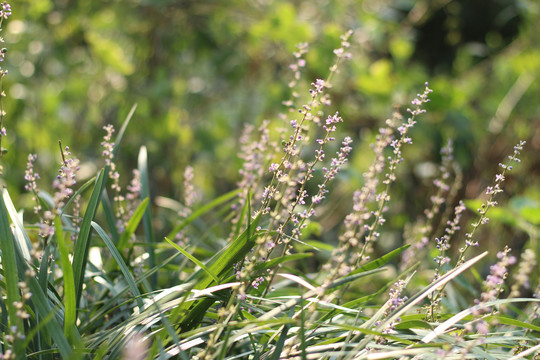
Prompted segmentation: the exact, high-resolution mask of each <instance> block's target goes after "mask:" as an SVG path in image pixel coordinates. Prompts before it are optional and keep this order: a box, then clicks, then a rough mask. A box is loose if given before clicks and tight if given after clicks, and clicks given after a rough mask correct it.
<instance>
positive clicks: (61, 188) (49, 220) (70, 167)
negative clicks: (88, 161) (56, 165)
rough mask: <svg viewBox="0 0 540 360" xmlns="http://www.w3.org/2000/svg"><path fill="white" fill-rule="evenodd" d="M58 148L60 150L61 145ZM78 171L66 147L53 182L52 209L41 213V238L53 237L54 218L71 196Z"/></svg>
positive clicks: (77, 160) (74, 160)
mask: <svg viewBox="0 0 540 360" xmlns="http://www.w3.org/2000/svg"><path fill="white" fill-rule="evenodd" d="M59 143H60V142H59ZM60 148H62V144H61V143H60ZM78 170H79V159H77V158H74V157H71V152H70V151H69V147H68V146H66V147H65V148H64V149H63V150H62V166H61V167H60V170H59V172H58V176H57V177H56V180H54V182H53V188H55V189H56V192H55V193H54V196H53V202H54V206H53V209H51V210H47V211H45V212H44V213H43V220H42V222H41V224H40V226H39V234H40V236H41V237H43V238H45V239H47V238H48V237H49V236H52V235H54V232H55V229H54V220H55V218H56V216H58V215H61V214H62V212H63V208H64V206H65V204H66V201H67V200H68V199H69V198H70V197H71V195H73V186H75V184H76V183H77V181H76V180H75V178H76V174H77V171H78Z"/></svg>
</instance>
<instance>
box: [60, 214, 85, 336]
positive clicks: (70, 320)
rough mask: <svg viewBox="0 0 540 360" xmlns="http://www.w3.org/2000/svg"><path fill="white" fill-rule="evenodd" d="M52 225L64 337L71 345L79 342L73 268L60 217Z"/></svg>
mask: <svg viewBox="0 0 540 360" xmlns="http://www.w3.org/2000/svg"><path fill="white" fill-rule="evenodd" d="M54 224H55V236H56V241H57V243H58V251H59V253H60V263H61V264H62V274H63V280H64V335H65V336H66V338H67V339H68V341H69V342H70V343H71V345H73V344H74V343H75V340H77V341H78V340H79V339H78V337H77V335H76V331H75V322H76V320H77V301H76V292H75V280H74V279H73V268H72V266H71V262H70V260H69V250H68V247H67V244H66V241H65V239H64V231H63V230H62V222H61V220H60V216H58V215H57V216H56V218H55V220H54Z"/></svg>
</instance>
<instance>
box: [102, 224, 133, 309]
mask: <svg viewBox="0 0 540 360" xmlns="http://www.w3.org/2000/svg"><path fill="white" fill-rule="evenodd" d="M92 227H93V228H94V229H95V230H96V232H97V233H98V235H99V236H100V237H101V239H102V240H103V241H104V242H105V244H106V245H107V247H108V248H109V251H110V252H111V254H112V256H113V257H114V259H115V260H116V262H117V263H118V265H119V266H120V270H121V271H122V274H124V278H125V279H126V282H127V283H128V285H129V288H130V289H131V292H132V293H133V296H134V297H135V301H137V306H138V307H139V308H140V309H142V308H143V307H144V303H143V301H142V299H141V293H140V292H139V289H138V288H137V285H136V284H135V279H134V278H133V276H132V275H131V273H130V271H129V268H128V267H127V265H126V263H125V262H124V259H123V258H122V255H120V253H119V252H118V250H117V249H116V246H115V245H114V243H113V242H112V240H111V239H110V238H109V236H108V235H107V233H106V232H105V231H104V230H103V229H102V228H101V226H99V225H98V224H96V223H95V222H93V221H92Z"/></svg>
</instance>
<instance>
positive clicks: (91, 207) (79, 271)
mask: <svg viewBox="0 0 540 360" xmlns="http://www.w3.org/2000/svg"><path fill="white" fill-rule="evenodd" d="M107 177H108V169H105V170H102V171H101V172H100V173H99V175H98V176H97V178H96V182H95V185H94V190H93V191H92V195H91V196H90V200H89V201H88V205H87V207H86V211H85V213H84V217H83V220H82V222H81V230H80V231H79V236H78V238H77V242H76V243H75V251H74V253H73V277H74V279H75V289H76V291H77V293H76V300H77V303H76V304H77V307H79V303H80V299H81V295H82V287H83V283H84V273H85V269H86V263H87V261H88V250H89V247H90V235H91V232H92V226H91V223H92V221H93V220H94V217H95V216H96V212H97V209H98V206H99V203H100V199H101V192H102V191H103V188H104V186H105V179H106V178H107Z"/></svg>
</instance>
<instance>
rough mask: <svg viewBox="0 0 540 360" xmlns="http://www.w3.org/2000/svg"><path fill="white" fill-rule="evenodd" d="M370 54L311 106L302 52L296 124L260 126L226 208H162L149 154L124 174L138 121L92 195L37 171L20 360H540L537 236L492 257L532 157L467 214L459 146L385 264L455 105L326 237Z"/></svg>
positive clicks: (420, 109)
mask: <svg viewBox="0 0 540 360" xmlns="http://www.w3.org/2000/svg"><path fill="white" fill-rule="evenodd" d="M5 10H6V8H4V11H5ZM6 18H7V16H6ZM350 36H351V33H350V32H348V33H346V34H344V35H343V36H342V37H341V44H340V46H339V47H338V48H337V49H335V50H334V56H335V60H334V63H333V65H332V66H331V67H330V69H329V72H328V76H327V78H326V79H324V80H322V79H315V80H314V81H313V83H312V86H311V87H310V89H302V88H301V83H300V82H298V81H297V80H298V79H300V78H301V77H302V76H303V74H302V70H303V68H304V65H305V60H304V58H305V54H306V52H307V48H306V47H305V46H304V45H302V46H299V48H298V51H297V52H295V53H294V62H293V64H292V66H291V69H292V70H293V74H292V77H293V79H294V80H293V81H291V82H290V83H289V87H290V88H291V90H290V91H289V92H290V93H291V94H298V95H297V96H294V97H293V98H292V99H291V100H288V101H286V102H285V103H286V104H287V105H288V108H289V110H291V111H289V112H288V113H287V114H286V115H285V116H283V117H282V118H280V119H275V120H273V121H265V122H263V123H262V124H260V125H259V126H258V127H255V126H253V125H251V124H248V125H246V127H245V130H244V133H243V136H242V137H241V139H239V144H240V147H239V149H238V153H237V154H231V162H232V161H233V160H234V159H233V157H237V156H238V157H240V158H241V159H242V167H241V168H240V169H239V171H238V187H237V188H236V189H234V190H232V191H230V192H226V193H224V194H221V195H220V196H218V197H217V198H216V199H214V200H211V201H201V200H200V194H199V193H198V190H197V189H198V187H197V184H196V183H194V182H193V178H194V177H193V169H192V168H190V167H187V168H186V170H185V172H184V174H185V176H184V178H185V181H184V183H183V184H178V186H181V187H182V188H183V193H184V198H183V199H181V200H180V201H178V200H175V199H169V198H164V197H154V196H152V187H151V184H152V175H153V174H152V173H151V171H150V170H149V169H151V167H150V166H149V162H150V161H151V159H150V158H149V154H148V151H147V149H146V147H145V146H144V144H141V147H140V151H139V154H138V159H137V164H138V165H137V169H135V170H134V171H133V173H132V174H120V173H119V170H118V167H117V161H118V153H119V151H121V149H122V140H123V138H124V137H126V136H129V129H130V122H131V120H132V118H133V116H134V114H136V106H134V107H133V108H132V110H131V111H130V113H129V114H128V115H127V117H126V119H125V120H124V122H123V123H122V126H121V127H120V129H119V130H118V131H117V132H115V128H114V127H113V126H112V125H108V126H105V127H104V131H105V134H104V139H103V142H102V143H101V147H102V153H103V159H102V160H103V168H101V169H99V171H97V173H96V174H95V176H94V177H93V178H91V179H90V180H89V181H87V182H86V183H82V184H81V183H79V182H78V177H77V172H78V171H79V170H80V161H79V159H77V157H76V156H75V155H74V154H72V153H71V152H70V149H69V148H68V147H64V146H63V145H62V144H60V151H61V156H59V157H60V158H61V167H60V170H59V173H58V176H57V177H56V179H55V180H54V181H52V187H48V186H47V185H46V184H47V182H46V181H45V180H43V179H42V180H39V175H38V174H37V173H36V172H35V169H34V164H35V162H36V161H39V154H37V156H36V155H29V158H28V160H29V161H28V165H27V172H26V176H25V179H26V181H27V186H26V190H27V191H28V192H29V194H31V196H32V197H33V201H34V209H33V213H32V212H31V209H21V208H19V207H17V206H16V205H14V204H13V201H12V197H11V195H10V194H11V193H12V189H5V188H4V189H2V197H1V198H0V250H1V252H2V257H1V265H2V270H1V275H2V278H1V282H0V287H1V291H2V295H3V296H2V298H1V300H0V311H1V324H0V334H1V335H0V342H1V346H2V353H3V357H4V359H12V358H15V359H22V358H31V359H34V358H35V359H54V358H60V357H61V358H66V359H79V358H91V359H104V358H106V359H117V358H123V359H153V358H160V359H164V358H181V359H237V358H251V359H281V358H290V359H353V358H354V359H386V358H415V359H428V358H433V359H439V358H455V359H470V358H479V359H509V358H511V359H520V358H529V359H533V358H534V356H537V354H538V352H539V350H540V344H539V342H538V332H539V331H540V324H539V322H538V316H539V315H540V309H539V306H538V303H539V299H538V297H532V296H531V294H536V295H538V273H537V268H536V254H537V246H538V243H537V242H538V228H537V226H536V225H535V224H534V222H532V221H531V222H527V221H525V222H523V221H524V220H523V219H521V221H522V222H521V223H520V225H519V226H521V227H526V228H527V229H528V232H527V234H528V235H529V238H528V239H527V241H526V243H525V246H524V248H523V250H522V251H521V254H517V253H515V252H512V250H511V249H510V248H508V247H502V248H500V249H499V250H498V251H495V252H488V251H484V250H483V249H482V246H479V237H480V233H481V231H482V229H484V228H485V227H488V226H490V224H489V220H490V216H491V215H490V214H491V213H494V215H496V217H499V218H504V210H502V208H500V205H499V204H497V201H498V198H499V197H500V193H501V192H503V188H504V184H505V181H506V180H507V178H508V177H510V176H511V174H512V170H513V167H514V166H519V161H520V160H519V158H520V155H521V152H522V151H523V152H526V151H527V149H526V148H524V146H525V142H524V141H518V140H516V143H517V145H516V146H515V147H514V148H513V149H510V150H509V151H508V157H507V158H506V159H504V158H501V159H500V164H499V172H498V173H496V174H493V180H492V183H491V184H490V185H489V186H488V187H487V188H486V190H485V192H484V193H482V194H478V196H479V199H478V200H476V201H466V202H464V201H460V200H459V199H456V197H457V195H458V194H459V192H458V189H459V188H460V187H461V186H463V184H461V182H462V179H463V175H462V173H461V170H460V169H459V166H458V165H457V163H456V162H455V160H454V158H453V147H452V142H451V141H449V142H448V143H447V145H446V146H445V147H444V148H443V149H442V150H441V159H442V160H441V164H440V166H439V168H438V169H437V171H436V174H437V175H436V176H435V178H434V180H433V191H432V193H433V194H434V195H431V196H430V203H431V204H430V207H429V208H428V209H426V210H425V212H424V214H423V216H422V217H419V218H418V220H417V222H416V223H415V224H408V225H406V226H403V229H402V233H403V234H400V239H402V240H403V241H402V242H403V243H400V244H399V245H398V246H394V247H392V248H391V249H387V251H384V248H385V247H384V246H383V245H384V243H385V242H387V240H388V238H391V237H392V236H394V235H395V234H394V233H393V231H390V230H388V228H389V225H388V224H392V223H393V225H392V227H390V229H394V228H395V226H396V225H395V224H396V223H398V224H399V218H400V214H399V212H396V211H395V209H393V208H392V204H393V196H394V194H393V192H392V189H393V186H392V185H393V184H395V183H396V182H398V181H399V176H400V174H401V172H400V168H401V167H402V166H404V165H406V164H407V163H406V162H404V156H405V154H406V149H407V148H410V147H415V146H416V147H421V146H422V144H413V138H414V128H415V127H417V126H421V125H419V123H421V121H422V119H423V118H425V117H427V116H429V113H427V114H425V113H426V109H425V106H426V104H427V103H428V102H429V101H430V100H429V97H430V96H431V93H432V92H433V91H436V90H437V89H434V90H432V89H430V88H429V85H428V84H427V83H426V84H425V86H424V87H423V89H422V90H421V92H420V93H419V94H418V95H417V96H416V97H413V99H412V101H411V102H410V104H409V105H406V106H405V108H404V111H402V112H400V111H399V110H398V109H396V110H395V111H394V112H393V113H392V116H391V117H390V118H389V119H387V120H386V121H385V122H383V123H382V125H381V127H380V129H379V130H378V133H377V134H376V135H375V136H374V137H373V143H372V144H371V149H372V152H371V153H367V152H366V153H365V154H362V156H363V157H365V158H366V159H367V160H366V161H367V162H368V163H369V164H370V165H368V166H366V169H365V171H364V172H363V173H362V176H361V179H359V180H358V182H359V183H360V184H361V186H360V187H359V188H358V189H357V190H354V191H352V192H351V193H350V194H347V197H348V199H349V200H348V201H346V204H345V205H342V206H345V207H346V208H347V209H348V213H347V215H346V216H343V217H340V218H339V219H337V220H334V221H333V223H334V224H338V225H335V226H332V227H328V228H326V227H325V226H324V222H320V221H319V220H318V219H320V218H321V217H322V216H325V215H326V216H327V215H328V214H332V207H331V206H330V205H332V204H334V205H335V204H336V201H332V199H333V197H335V196H337V195H336V193H337V192H336V189H337V188H338V186H337V185H336V184H346V183H347V180H348V179H347V176H342V174H343V171H342V170H345V169H346V168H347V165H348V160H349V156H350V154H351V152H352V151H353V147H354V145H355V144H354V141H353V139H352V138H351V137H349V136H345V137H343V138H338V136H340V135H337V134H340V132H339V131H338V129H339V127H340V126H341V123H342V122H343V121H346V119H345V120H344V119H342V118H341V117H340V115H339V113H337V112H331V113H329V110H328V109H330V107H329V106H328V105H329V104H330V103H331V92H330V89H331V88H332V86H333V84H334V80H335V78H336V77H337V76H338V73H339V71H338V70H340V69H342V68H343V62H345V61H347V60H349V58H350V57H351V55H350V53H349V47H350V43H349V38H350ZM285 86H286V85H285ZM407 106H408V108H407ZM1 119H2V125H4V122H3V121H4V117H3V114H2V118H1ZM115 134H116V136H115ZM2 136H4V134H3V135H2ZM21 176H22V174H21ZM125 178H127V179H129V180H128V181H124V180H123V179H125ZM38 181H39V184H38ZM465 185H466V184H465ZM47 189H50V191H49V192H48V191H47ZM428 197H429V195H428ZM339 202H341V201H339ZM327 204H328V205H327ZM467 209H472V210H473V211H476V212H477V215H476V217H473V220H472V222H471V223H470V224H467V223H464V221H462V217H463V214H465V213H466V212H467V211H468V210H467ZM24 210H26V212H25V211H24ZM390 210H392V211H390ZM495 210H499V211H503V213H501V212H498V213H497V212H496V211H495ZM403 211H405V209H403ZM337 214H340V212H337ZM164 224H165V225H164ZM514 225H515V226H518V225H516V224H514ZM462 229H463V231H461V230H462ZM323 239H326V240H328V239H331V241H326V242H323V241H321V240H323ZM508 280H510V281H508Z"/></svg>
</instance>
